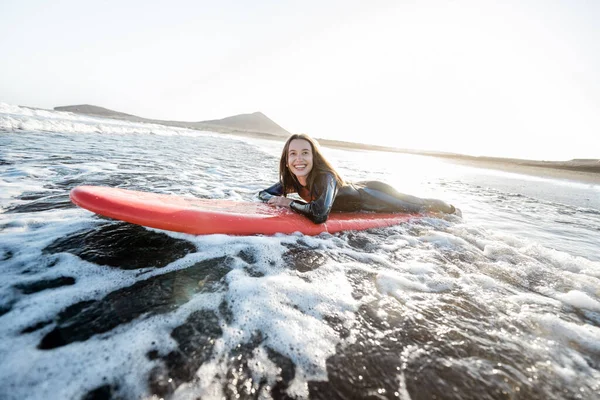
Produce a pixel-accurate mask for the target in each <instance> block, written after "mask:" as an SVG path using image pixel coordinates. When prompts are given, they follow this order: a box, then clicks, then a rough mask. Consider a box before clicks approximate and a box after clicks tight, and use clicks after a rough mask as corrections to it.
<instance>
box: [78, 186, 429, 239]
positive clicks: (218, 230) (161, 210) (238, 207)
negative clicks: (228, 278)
mask: <svg viewBox="0 0 600 400" xmlns="http://www.w3.org/2000/svg"><path fill="white" fill-rule="evenodd" d="M70 197H71V201H72V202H73V203H75V204H76V205H78V206H79V207H82V208H85V209H87V210H89V211H92V212H94V213H96V214H99V215H103V216H105V217H110V218H114V219H118V220H121V221H126V222H130V223H133V224H137V225H142V226H147V227H151V228H157V229H164V230H168V231H175V232H183V233H190V234H193V235H207V234H227V235H259V234H262V235H273V234H275V233H284V234H290V233H294V232H301V233H303V234H306V235H318V234H320V233H323V232H329V233H335V232H340V231H346V230H364V229H370V228H383V227H387V226H392V225H398V224H401V223H403V222H406V221H408V220H410V219H412V218H415V217H419V216H422V215H420V214H383V213H362V212H356V213H331V214H330V215H329V219H328V220H327V222H325V223H323V224H314V223H313V222H311V221H310V220H309V219H308V218H306V217H304V216H302V215H300V214H297V213H295V212H293V211H291V210H290V209H286V208H281V207H272V206H269V205H267V204H264V203H254V202H241V201H232V200H218V199H199V198H193V197H183V196H175V195H167V194H158V193H149V192H140V191H135V190H127V189H118V188H110V187H104V186H77V187H75V188H74V189H72V190H71V193H70Z"/></svg>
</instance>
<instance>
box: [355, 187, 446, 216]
mask: <svg viewBox="0 0 600 400" xmlns="http://www.w3.org/2000/svg"><path fill="white" fill-rule="evenodd" d="M360 186H362V190H363V191H364V192H365V193H366V194H367V195H368V197H369V200H368V202H369V203H371V204H372V206H374V207H378V209H377V210H373V211H402V212H423V211H441V212H444V213H447V214H452V213H454V212H456V210H457V209H456V208H455V207H454V206H452V205H450V204H448V203H446V202H444V201H442V200H438V199H422V198H420V197H417V196H411V195H409V194H404V193H400V192H398V191H397V190H396V189H394V188H393V187H392V186H390V185H388V184H387V183H383V182H378V181H369V182H360ZM376 203H379V204H376Z"/></svg>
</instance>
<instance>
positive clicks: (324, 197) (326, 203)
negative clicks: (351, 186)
mask: <svg viewBox="0 0 600 400" xmlns="http://www.w3.org/2000/svg"><path fill="white" fill-rule="evenodd" d="M314 185H315V187H314V189H313V193H315V195H316V198H315V200H313V201H311V202H310V203H305V202H303V201H298V200H294V201H292V204H290V208H291V209H292V210H294V211H296V212H297V213H299V214H302V215H304V216H305V217H308V218H309V219H310V220H311V221H312V222H314V223H315V224H322V223H323V222H325V221H327V217H329V213H330V212H331V207H332V206H333V201H334V200H335V196H336V194H337V191H338V184H337V181H336V179H335V177H334V176H333V175H332V174H323V175H321V176H320V177H319V178H318V179H317V180H316V181H315V183H314Z"/></svg>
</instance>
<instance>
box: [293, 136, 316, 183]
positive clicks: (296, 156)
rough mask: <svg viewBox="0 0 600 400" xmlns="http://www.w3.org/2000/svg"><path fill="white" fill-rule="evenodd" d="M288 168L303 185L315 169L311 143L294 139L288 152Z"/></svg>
mask: <svg viewBox="0 0 600 400" xmlns="http://www.w3.org/2000/svg"><path fill="white" fill-rule="evenodd" d="M287 167H288V168H289V169H290V172H291V173H292V174H294V175H296V177H297V178H298V181H299V182H300V183H302V184H306V177H307V176H308V174H309V173H310V171H311V170H312V168H313V153H312V147H311V146H310V143H309V142H308V141H306V140H304V139H294V140H292V141H291V142H290V146H289V147H288V152H287Z"/></svg>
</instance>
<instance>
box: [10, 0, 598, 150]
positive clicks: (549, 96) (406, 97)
mask: <svg viewBox="0 0 600 400" xmlns="http://www.w3.org/2000/svg"><path fill="white" fill-rule="evenodd" d="M598 21H600V1H597V0H588V1H586V0H577V1H573V0H540V1H535V0H512V1H511V0H509V1H502V2H499V1H492V0H490V1H486V0H472V1H469V0H454V1H447V0H440V1H435V0H430V1H417V0H372V1H362V0H344V1H328V0H320V1H313V0H304V1H283V0H281V1H278V0H271V1H269V0H263V1H259V0H256V1H242V0H239V1H233V0H222V1H205V0H195V1H180V0H170V1H148V0H145V1H141V0H139V1H138V0H135V1H132V0H129V1H113V0H108V1H102V2H89V1H81V0H77V1H75V0H66V1H60V2H48V1H42V0H2V1H1V2H0V54H2V60H1V62H0V101H2V102H6V103H10V104H16V105H27V106H34V107H42V108H53V107H55V106H59V105H72V104H82V103H87V104H94V105H98V106H102V107H106V108H110V109H113V110H117V111H122V112H126V113H130V114H135V115H139V116H142V117H148V118H159V119H169V120H186V121H200V120H207V119H218V118H224V117H227V116H231V115H235V114H241V113H250V112H254V111H262V112H263V113H265V114H266V115H267V116H268V117H270V118H271V119H273V120H274V121H275V122H277V123H278V124H279V125H281V126H283V127H284V128H285V129H287V130H288V131H290V132H292V133H296V132H304V133H308V134H310V135H312V136H314V137H322V138H331V139H340V140H347V141H359V142H369V143H379V144H385V145H393V146H399V147H405V148H418V149H427V150H438V151H449V152H458V153H463V154H473V155H491V156H503V157H520V158H533V159H551V160H560V159H570V158H600V24H599V23H598Z"/></svg>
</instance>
